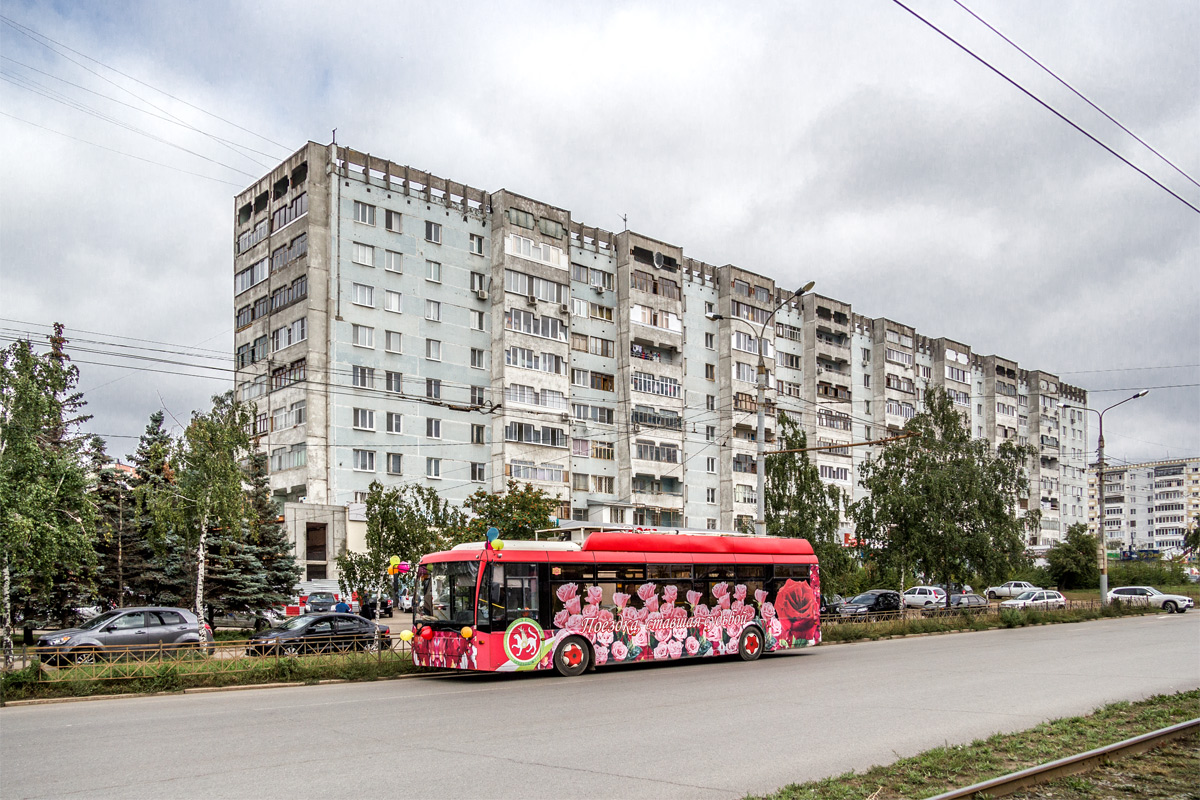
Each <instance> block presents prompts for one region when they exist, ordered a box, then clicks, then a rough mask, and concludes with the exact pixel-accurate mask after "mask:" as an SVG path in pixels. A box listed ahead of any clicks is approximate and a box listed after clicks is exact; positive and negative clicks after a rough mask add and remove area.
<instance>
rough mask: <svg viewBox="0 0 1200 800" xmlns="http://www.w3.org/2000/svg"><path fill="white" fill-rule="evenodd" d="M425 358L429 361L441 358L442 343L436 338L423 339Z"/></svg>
mask: <svg viewBox="0 0 1200 800" xmlns="http://www.w3.org/2000/svg"><path fill="white" fill-rule="evenodd" d="M425 358H427V359H429V360H430V361H441V360H442V343H441V342H440V341H438V340H437V339H426V340H425Z"/></svg>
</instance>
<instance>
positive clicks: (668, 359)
mask: <svg viewBox="0 0 1200 800" xmlns="http://www.w3.org/2000/svg"><path fill="white" fill-rule="evenodd" d="M629 356H630V358H638V359H642V360H643V361H656V362H658V363H660V364H676V363H678V361H679V359H678V358H677V357H676V355H675V351H674V350H663V349H661V348H657V347H649V346H645V345H640V344H631V345H630V346H629Z"/></svg>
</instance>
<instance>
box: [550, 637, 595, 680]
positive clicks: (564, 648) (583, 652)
mask: <svg viewBox="0 0 1200 800" xmlns="http://www.w3.org/2000/svg"><path fill="white" fill-rule="evenodd" d="M590 661H591V652H590V650H589V649H588V643H587V641H586V640H584V639H583V638H581V637H579V636H568V637H567V638H566V639H563V642H562V644H560V645H559V646H558V649H557V650H555V651H554V669H556V670H557V671H558V674H559V675H562V676H563V677H564V678H573V677H575V676H576V675H580V674H582V673H583V672H584V671H585V670H586V669H587V668H588V663H589V662H590Z"/></svg>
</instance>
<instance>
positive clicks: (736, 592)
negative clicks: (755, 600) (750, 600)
mask: <svg viewBox="0 0 1200 800" xmlns="http://www.w3.org/2000/svg"><path fill="white" fill-rule="evenodd" d="M733 599H734V600H745V599H746V584H744V583H739V584H738V585H737V586H734V587H733Z"/></svg>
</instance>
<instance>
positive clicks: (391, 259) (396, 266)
mask: <svg viewBox="0 0 1200 800" xmlns="http://www.w3.org/2000/svg"><path fill="white" fill-rule="evenodd" d="M383 265H384V269H386V270H387V271H388V272H403V271H404V256H402V255H400V254H399V253H397V252H396V251H395V250H387V251H385V252H384V259H383Z"/></svg>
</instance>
